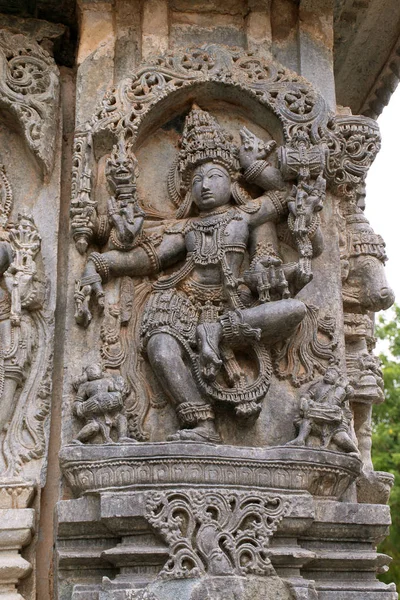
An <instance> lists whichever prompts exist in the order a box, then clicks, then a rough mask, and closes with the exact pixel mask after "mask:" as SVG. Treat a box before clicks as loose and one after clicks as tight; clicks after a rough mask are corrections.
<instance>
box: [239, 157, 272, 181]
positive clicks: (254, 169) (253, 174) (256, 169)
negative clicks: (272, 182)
mask: <svg viewBox="0 0 400 600" xmlns="http://www.w3.org/2000/svg"><path fill="white" fill-rule="evenodd" d="M268 165H269V163H268V162H267V161H266V160H256V161H255V162H253V164H252V165H250V167H248V168H247V169H246V170H245V172H244V178H245V179H246V180H247V181H248V182H249V183H254V181H255V180H256V179H257V177H258V176H259V175H261V173H262V172H263V171H264V169H265V168H266V167H268Z"/></svg>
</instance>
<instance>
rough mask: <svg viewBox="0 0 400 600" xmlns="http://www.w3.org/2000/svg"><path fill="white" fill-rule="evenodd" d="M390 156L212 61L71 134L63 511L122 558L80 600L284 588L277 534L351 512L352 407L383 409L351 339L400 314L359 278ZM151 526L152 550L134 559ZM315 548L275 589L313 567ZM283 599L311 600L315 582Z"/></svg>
mask: <svg viewBox="0 0 400 600" xmlns="http://www.w3.org/2000/svg"><path fill="white" fill-rule="evenodd" d="M378 148H379V133H378V131H377V129H376V127H375V124H374V123H373V122H372V121H371V120H369V119H366V118H362V117H351V119H350V118H349V119H348V120H346V119H345V118H343V117H338V116H335V115H333V114H332V113H331V112H330V111H329V110H328V108H327V105H326V103H325V101H324V99H323V97H322V96H321V95H320V94H319V93H318V92H317V91H316V90H315V89H314V88H313V87H312V86H311V85H310V84H309V83H308V82H307V81H306V80H304V79H303V78H301V77H299V76H298V75H296V74H294V73H291V72H289V71H288V70H287V69H284V68H283V67H281V66H280V65H278V64H276V63H275V62H274V61H268V60H263V59H260V58H258V57H255V56H254V55H252V54H251V53H246V52H245V51H242V50H237V49H228V48H225V47H222V46H217V45H207V46H204V47H202V48H196V49H190V50H187V51H180V50H178V51H176V52H175V53H169V52H167V53H165V54H164V55H163V56H161V57H158V58H152V59H150V60H149V61H148V62H147V64H144V65H142V66H140V67H139V68H138V70H137V71H136V72H135V73H134V74H132V75H131V76H130V77H128V78H126V79H123V80H122V81H120V82H119V83H117V84H116V85H115V86H114V87H111V88H110V89H109V90H108V92H107V93H106V94H105V96H104V99H103V101H102V103H101V106H100V107H99V108H98V110H97V111H96V112H95V113H94V114H93V116H92V118H91V119H90V120H89V121H87V122H86V123H79V125H78V127H77V131H76V138H75V149H74V150H75V153H74V163H73V179H72V200H71V209H70V217H71V237H72V240H73V243H72V244H71V251H70V270H69V273H68V310H67V332H68V334H67V346H66V353H65V364H66V365H68V367H67V369H66V375H65V381H64V417H63V446H64V447H63V448H62V450H61V453H60V459H61V466H62V469H63V473H64V475H65V478H66V481H67V482H68V486H69V490H70V491H71V492H72V494H73V495H75V496H79V499H77V500H70V501H69V502H71V506H78V503H80V504H79V505H82V506H83V505H84V504H85V502H86V498H88V497H89V496H91V498H92V499H93V503H94V504H95V503H98V504H99V506H101V507H102V508H101V511H102V510H103V509H104V516H103V517H102V519H104V521H102V523H107V525H106V526H107V527H108V528H111V529H112V531H113V535H118V536H122V538H123V540H122V541H121V542H120V543H119V544H118V545H117V546H115V547H114V546H113V547H107V548H106V547H104V549H103V550H102V551H101V552H99V556H98V559H99V560H100V561H106V562H107V564H108V566H109V565H110V564H111V565H112V568H113V569H114V571H113V574H114V575H115V578H114V579H105V580H104V581H102V582H101V581H100V580H99V579H98V577H97V575H96V577H97V579H95V581H94V580H93V581H90V582H89V581H88V580H87V579H86V580H80V581H78V580H77V579H74V582H73V584H72V583H71V584H69V585H70V588H69V589H68V590H67V591H65V592H63V593H64V594H65V598H66V599H67V598H68V600H69V599H70V598H71V597H72V598H73V599H74V600H78V599H81V598H84V594H85V593H86V592H87V593H93V594H94V596H93V597H94V598H96V600H97V598H99V599H100V598H101V600H103V598H104V599H107V600H111V599H113V600H114V599H116V598H124V599H125V598H128V597H137V598H140V597H143V598H145V597H146V594H148V595H149V597H152V595H154V596H155V598H161V597H162V594H163V593H164V592H163V591H159V592H157V590H156V587H154V586H157V585H158V583H159V582H160V581H161V580H163V579H167V580H168V581H170V583H171V585H172V584H174V585H175V583H176V581H178V580H188V579H191V578H198V579H200V580H201V581H203V582H204V581H206V580H207V581H208V579H207V578H212V577H225V578H228V577H232V578H236V580H237V581H239V579H240V578H241V577H246V582H247V583H248V580H249V581H250V579H251V577H259V578H265V580H267V579H268V578H273V577H275V573H277V574H278V575H279V573H278V571H275V570H274V569H275V564H273V558H274V556H275V557H276V555H277V554H279V551H278V550H276V548H275V549H274V539H275V538H274V537H273V536H272V533H274V535H275V532H276V534H277V535H279V528H278V523H279V527H280V526H281V525H282V527H283V528H285V527H287V528H289V529H290V527H291V526H292V521H290V517H288V515H289V513H290V511H295V510H296V506H297V504H296V503H297V502H300V500H298V498H299V497H301V498H310V499H311V501H312V502H315V503H317V502H318V501H319V500H321V499H324V500H325V501H327V502H332V503H334V504H335V506H336V502H337V501H338V500H353V501H355V481H356V479H357V478H358V476H359V475H360V472H361V469H362V467H363V464H364V468H365V464H366V456H367V455H368V448H367V446H368V443H367V437H368V434H366V433H365V427H366V417H365V415H363V414H361V413H360V411H358V412H357V408H355V407H356V405H357V406H358V405H359V404H360V403H361V401H364V400H368V398H369V396H368V394H372V391H373V393H375V392H377V390H378V389H379V390H381V387H380V379H379V378H380V375H379V368H378V366H377V364H376V363H375V362H374V359H373V358H372V356H371V354H370V351H371V340H370V338H368V340H367V337H366V336H364V338H363V339H364V342H365V347H363V348H361V346H360V345H359V340H358V338H357V340H356V345H357V344H358V345H357V347H355V346H354V347H353V346H351V344H350V341H349V340H350V338H349V336H348V335H347V332H348V329H349V328H350V327H351V326H352V323H351V317H352V316H353V315H356V317H355V319H354V327H355V328H357V327H362V326H363V323H361V320H362V318H363V317H365V316H366V315H365V313H366V312H368V311H371V310H374V308H375V307H377V306H378V304H379V306H381V305H386V304H387V305H389V304H390V301H391V294H390V291H388V290H386V296H385V294H384V293H382V289H381V288H382V287H384V285H383V283H382V282H383V279H381V280H380V281H381V283H380V284H379V285H380V288H379V290H378V292H377V295H376V296H373V295H371V293H370V290H368V291H367V292H366V291H365V288H366V286H364V287H363V288H362V290H361V291H360V293H359V294H358V295H356V296H355V295H354V294H353V292H352V281H354V279H355V278H356V277H357V274H356V273H358V271H359V270H360V269H361V270H363V269H364V270H365V278H366V279H368V277H370V276H371V286H372V285H374V286H375V285H376V281H377V278H379V276H381V274H382V261H383V258H384V256H383V242H382V241H381V239H380V238H378V237H377V236H375V234H374V233H373V232H372V231H371V230H370V228H369V226H368V224H367V223H366V222H365V218H364V216H363V213H362V211H361V209H360V208H359V207H357V204H356V196H357V190H359V189H360V186H361V185H362V183H363V182H364V179H365V175H366V172H367V170H368V166H369V164H370V163H371V162H372V160H373V158H374V155H375V154H376V152H377V151H378ZM366 254H368V258H373V259H374V261H375V262H374V265H372V266H371V265H369V266H368V265H366V264H365V263H364V258H365V256H366ZM367 262H368V261H367ZM368 264H369V263H368ZM371 264H372V263H371ZM346 266H347V267H348V268H347V271H346ZM368 269H369V270H368ZM363 272H364V271H363ZM372 279H374V281H373V282H372ZM342 281H343V285H342ZM367 283H368V282H366V284H367ZM363 293H364V296H363ZM354 299H355V300H356V301H357V303H358V304H357V306H355V304H354V303H352V302H353V300H354ZM368 302H369V304H368ZM350 305H351V306H350ZM349 306H350V308H349ZM344 311H345V317H344ZM349 314H351V317H349ZM364 325H365V323H364ZM357 335H358V333H357V334H355V337H357ZM370 337H371V338H372V333H371V336H370ZM354 339H355V338H354ZM364 342H363V343H364ZM351 343H353V342H351ZM349 344H350V345H349ZM82 348H85V354H84V355H83V354H82V351H81V350H78V349H82ZM356 369H362V370H363V377H362V378H361V380H360V381H358V382H357V381H356V375H355V370H356ZM346 371H347V373H346ZM372 379H374V381H372ZM372 388H373V390H372ZM363 436H364V437H363ZM249 490H251V493H250V491H249ZM276 490H278V492H279V493H278V494H277V493H276ZM139 491H140V493H142V492H143V497H141V500H140V501H138V500H137V502H138V504H135V502H134V501H133V500H132V499H131V498H130V496H129V494H130V493H132V492H135V493H136V492H139ZM67 493H68V492H67ZM113 493H115V494H117V496H118V500H115V503H117V504H118V503H120V504H118V507H117V508H118V510H117V509H116V508H115V506H116V505H117V504H115V503H114V501H111V499H110V494H113ZM125 494H126V496H125ZM291 494H292V496H293V495H295V496H296V498H295V499H293V497H291V500H290V501H289V500H288V501H287V502H285V497H286V496H287V497H289V495H291ZM122 498H124V499H122ZM114 504H115V506H114ZM112 506H114V508H113V509H112V508H111V507H112ZM313 506H314V504H313ZM315 506H317V504H315ZM144 507H145V508H144ZM114 509H115V511H116V512H115V514H114V512H113V513H112V514H113V515H114V516H112V517H111V516H110V514H111V512H112V511H113V510H114ZM107 511H110V513H109V512H107ZM139 512H140V518H141V519H142V521H141V523H142V526H143V532H142V533H143V537H141V538H140V540H142V541H140V540H139V537H140V536H139V534H138V532H137V531H136V532H135V534H132V535H131V537H130V539H129V540H128V539H125V538H126V537H127V535H128V534H127V533H126V531H125V527H128V526H127V525H125V524H124V523H123V518H126V519H128V520H129V519H138V515H139ZM102 514H103V513H102ZM116 514H118V515H120V516H121V519H119V517H118V518H116ZM122 517H123V518H122ZM307 519H308V520H307V525H304V527H305V528H306V527H312V525H311V523H312V522H314V520H317V516H316V513H314V512H313V509H310V510H309V512H308V513H307ZM132 523H133V521H132ZM132 523H131V522H130V525H129V527H131V526H132ZM135 523H136V521H135ZM94 527H95V528H96V527H97V525H96V526H94ZM135 527H136V525H135ZM149 528H150V529H151V535H150V534H149ZM317 530H318V527H317ZM129 531H131V530H129ZM121 532H122V533H121ZM144 532H146V533H144ZM140 535H142V534H140ZM293 535H294V536H296V535H300V534H299V532H298V531H296V532H295V533H293ZM307 535H308V534H307ZM310 535H311V538H312V540H314V541H315V540H319V541H318V542H317V543H320V537H319V533H318V531H317V532H316V533H315V532H314V533H311V534H310ZM313 536H314V537H313ZM155 538H156V539H157V545H156V543H155V541H154V540H155ZM307 539H308V538H307ZM150 540H151V541H150ZM314 541H313V542H311V546H310V548H311V549H310V548H308V547H307V543H308V542H307V541H301V542H299V547H300V546H301V550H300V554H298V555H297V554H296V557H297V558H296V560H298V561H299V562H298V563H296V566H293V565H291V566H290V567H289V566H287V568H286V567H285V568H286V571H285V569H284V568H282V573H283V572H285V573H286V574H287V573H288V572H289V571H290V573H294V572H296V573H298V576H299V577H298V578H299V579H300V570H301V568H303V566H304V564H305V563H306V562H307V561H308V560H313V559H315V561H316V563H318V560H319V558H316V553H314V554H313V550H312V547H313V546H312V544H313V543H314ZM162 542H163V543H164V546H160V544H161V543H162ZM303 542H304V543H303ZM296 543H297V542H296ZM138 544H139V546H140V544H142V545H143V544H144V546H143V547H142V550H143V548H144V547H145V548H146V551H145V550H143V552H142V558H141V559H140V560H141V561H142V562H141V563H140V565H139V563H138V560H139V559H138V554H139V550H138ZM301 544H303V545H301ZM277 545H279V542H277ZM167 546H168V548H167ZM292 550H293V549H291V550H290V551H288V552H287V556H289V555H290V560H292V561H294V560H295V559H294V554H293V552H292ZM167 551H168V558H167V557H166V553H167ZM146 552H148V554H146ZM307 553H309V554H307ZM144 555H146V556H152V557H153V556H154V561H155V562H154V564H153V569H151V565H150V563H149V564H147V563H146V565H144V562H143V560H144V559H143V556H144ZM300 555H301V556H300ZM60 556H63V552H62V549H61V547H60ZM96 556H97V555H96ZM279 556H280V555H279ZM64 559H65V556H64ZM64 559H63V560H64ZM60 560H61V559H60ZM152 560H153V559H152ZM163 560H164V566H163V567H161V568H160V569H159V570H158V571H157V573H156V574H155V570H156V569H155V567H154V565H155V564H157V568H158V567H159V566H160V563H161V562H162V561H163ZM279 560H281V561H282V562H281V563H279ZM279 560H278V559H277V561H276V564H277V565H279V564H283V563H284V559H282V558H279ZM288 560H289V559H288ZM65 561H66V563H67V562H68V561H67V559H65ZM165 561H166V562H165ZM302 561H304V563H303V562H302ZM102 564H103V563H102ZM285 564H286V563H285ZM346 564H347V563H346ZM142 567H143V569H142ZM316 568H317V567H316ZM141 569H142V570H141ZM291 569H292V570H291ZM296 569H297V570H296ZM282 573H281V574H282ZM289 579H290V585H291V588H290V589H292V590H295V591H293V594H297V596H298V597H301V594H303V597H308V598H316V594H317V592H316V588H315V586H314V584H312V585H311V583H310V581H311V578H309V579H308V580H307V584H306V585H304V586H302V585H300V584H299V581H298V580H296V581H295V578H294V576H293V577H292V578H290V577H288V581H289ZM309 580H310V581H309ZM151 581H152V583H151ZM226 581H227V579H226ZM271 581H272V579H271ZM174 582H175V583H174ZM150 583H151V585H150ZM153 584H154V586H153ZM148 585H149V586H150V587H145V586H148ZM186 585H189V584H187V582H185V586H186ZM204 585H205V584H204ZM210 585H211V583H210ZM285 585H286V584H285ZM288 585H289V583H288ZM63 586H64V583H62V582H60V589H64V590H66V588H65V586H64V587H63ZM152 586H153V587H152ZM141 588H145V590H143V589H141ZM163 589H164V588H163ZM177 589H178V588H177ZM179 589H183V587H180V588H179ZM185 589H186V588H185ZM187 589H189V588H187ZM288 589H289V588H287V587H285V590H286V591H285V593H287V592H288ZM335 590H336V588H335ZM190 593H191V592H190ZM190 593H189V592H187V595H186V596H185V598H186V597H188V598H189V597H190V598H193V599H194V598H195V597H196V596H195V595H194V596H191V595H190ZM207 593H208V591H207ZM290 593H291V592H290ZM96 594H97V595H96ZM118 594H121V595H120V596H119V595H118ZM129 594H130V596H129ZM160 594H161V595H160ZM218 594H219V591H218ZM282 594H284V592H283V591H282ZM293 594H292V595H293ZM208 597H210V596H207V595H206V592H205V590H202V592H201V593H200V592H199V596H198V598H199V600H200V599H201V600H203V598H204V599H205V598H208ZM213 597H214V596H213ZM216 597H218V598H219V597H220V596H219V595H216ZM233 597H234V595H233V596H232V598H233ZM240 597H241V598H242V597H243V598H247V596H246V595H245V594H244V595H243V594H242V596H240ZM268 597H269V596H268ZM278 597H279V596H278ZM282 597H285V596H282ZM63 600H64V597H63Z"/></svg>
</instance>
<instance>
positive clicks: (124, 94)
mask: <svg viewBox="0 0 400 600" xmlns="http://www.w3.org/2000/svg"><path fill="white" fill-rule="evenodd" d="M210 83H212V84H214V85H220V86H224V88H225V89H226V90H227V91H228V90H230V91H231V92H232V91H234V92H236V94H240V93H241V94H242V96H243V97H247V98H252V99H253V100H255V101H256V102H257V103H258V104H259V105H260V106H263V107H265V108H267V109H268V110H270V111H271V112H272V113H273V114H274V115H275V116H276V117H277V118H278V119H279V121H280V123H281V126H282V133H283V139H284V142H285V146H284V147H282V149H281V152H280V162H281V168H282V170H283V172H284V173H285V174H286V177H287V178H288V179H295V178H296V176H298V175H301V173H302V171H304V170H306V171H307V170H308V172H310V171H312V170H313V171H314V172H316V171H320V172H321V171H323V172H324V175H325V177H326V179H327V182H328V184H330V186H331V189H333V190H334V191H335V192H336V193H338V194H339V195H341V196H343V197H345V198H348V199H352V198H354V197H355V194H356V190H357V187H358V186H359V184H360V183H363V181H364V179H365V176H366V173H367V171H368V168H369V166H370V165H371V163H372V162H373V160H374V158H375V156H376V154H377V152H378V150H379V144H380V137H379V129H378V127H377V125H376V123H375V121H373V120H372V119H369V118H367V117H361V116H352V117H340V116H335V115H333V113H331V112H330V111H329V110H328V108H327V105H326V102H325V100H324V98H323V97H322V95H321V94H320V93H319V92H318V91H317V90H315V89H314V88H313V87H312V85H311V84H310V83H309V82H308V81H306V80H305V79H304V78H303V77H300V76H299V75H297V74H295V73H293V72H291V71H289V70H288V69H286V68H284V67H282V66H281V65H279V64H277V63H275V62H273V61H271V62H268V61H266V60H264V59H262V58H259V57H256V56H254V55H253V54H252V53H251V52H245V51H243V50H240V49H228V48H226V47H221V46H218V45H216V44H208V45H205V46H203V47H201V48H196V49H192V50H187V51H181V52H174V53H171V52H169V53H166V54H165V55H163V56H162V57H157V58H154V59H153V60H151V61H149V62H148V63H147V64H144V65H143V66H141V67H140V68H139V69H138V71H137V72H136V73H135V74H133V75H132V76H131V77H129V78H126V79H123V80H122V81H120V82H119V83H118V84H117V85H116V86H115V87H112V88H110V89H109V90H108V91H107V92H106V94H105V95H104V97H103V100H102V102H101V104H100V106H99V108H98V109H97V111H96V112H95V114H94V115H93V117H92V119H91V120H90V121H89V122H87V123H85V124H83V125H82V126H81V127H80V128H79V129H78V130H77V132H76V138H75V155H74V166H73V185H72V207H71V208H72V210H71V217H72V230H73V233H74V238H75V240H76V239H77V236H76V235H75V234H76V230H77V229H80V230H82V227H83V228H84V229H86V230H87V231H86V234H87V237H88V238H89V239H90V237H91V224H90V222H91V219H90V214H91V213H92V212H93V211H94V210H95V207H96V202H95V200H94V199H93V198H92V197H91V175H92V168H93V161H94V150H93V147H92V146H93V140H96V139H97V138H104V136H105V137H106V138H107V137H111V139H112V140H113V141H114V142H115V141H116V139H118V138H119V137H121V136H122V137H125V138H129V143H130V145H131V147H132V148H134V147H135V144H136V143H137V141H138V139H139V138H140V135H141V132H142V130H143V129H145V126H146V123H147V125H148V121H149V120H150V119H151V118H153V115H154V114H157V113H160V114H162V112H163V111H162V110H161V108H162V103H163V102H165V101H167V100H168V99H172V98H174V97H175V96H176V97H178V96H179V95H184V94H186V96H187V98H189V97H191V95H193V90H196V89H198V88H199V85H202V84H210ZM157 105H159V106H160V110H159V111H157V110H155V109H156V108H157ZM106 145H108V146H109V144H106ZM83 214H85V215H86V217H85V218H86V223H85V222H84V221H85V218H84V219H82V215H83ZM86 247H87V244H80V245H78V249H79V251H80V252H84V251H85V250H86Z"/></svg>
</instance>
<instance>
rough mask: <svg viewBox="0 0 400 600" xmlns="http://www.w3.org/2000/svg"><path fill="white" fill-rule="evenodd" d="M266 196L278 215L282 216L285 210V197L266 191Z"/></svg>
mask: <svg viewBox="0 0 400 600" xmlns="http://www.w3.org/2000/svg"><path fill="white" fill-rule="evenodd" d="M268 198H269V199H270V200H271V202H272V204H273V205H274V208H275V210H276V214H277V216H278V217H283V216H284V215H285V213H286V210H287V203H286V198H283V197H282V196H280V195H279V194H278V193H276V192H268Z"/></svg>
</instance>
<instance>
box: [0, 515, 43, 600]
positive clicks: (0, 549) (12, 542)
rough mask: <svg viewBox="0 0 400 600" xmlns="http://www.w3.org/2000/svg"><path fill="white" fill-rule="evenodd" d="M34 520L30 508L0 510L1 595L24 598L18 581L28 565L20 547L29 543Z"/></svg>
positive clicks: (8, 598) (9, 598) (4, 598)
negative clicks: (19, 591) (19, 590)
mask: <svg viewBox="0 0 400 600" xmlns="http://www.w3.org/2000/svg"><path fill="white" fill-rule="evenodd" d="M34 523H35V511H34V510H33V509H32V508H19V509H0V598H1V599H2V600H24V599H23V597H22V596H21V594H19V593H18V591H17V586H18V583H19V581H20V580H21V579H24V578H25V577H27V576H28V575H29V574H30V572H31V570H32V566H31V564H30V563H29V562H28V561H27V560H25V559H24V558H22V556H21V554H20V553H21V550H22V548H24V547H25V546H27V545H28V544H29V542H30V541H31V539H32V533H33V528H34Z"/></svg>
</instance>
